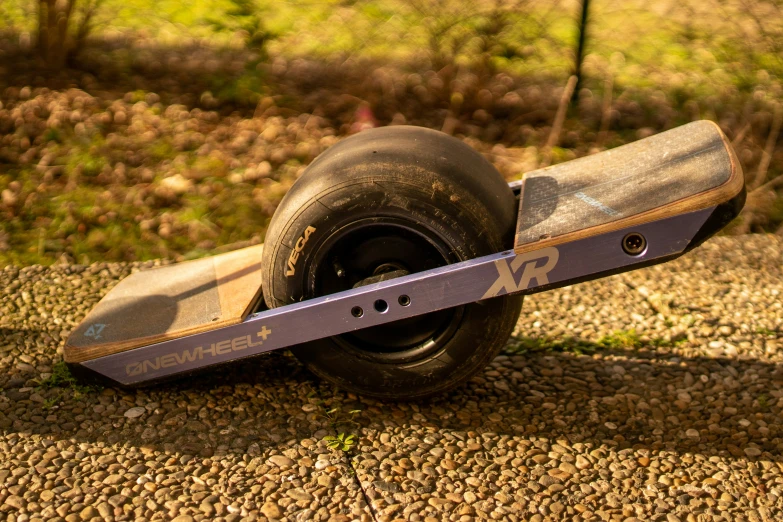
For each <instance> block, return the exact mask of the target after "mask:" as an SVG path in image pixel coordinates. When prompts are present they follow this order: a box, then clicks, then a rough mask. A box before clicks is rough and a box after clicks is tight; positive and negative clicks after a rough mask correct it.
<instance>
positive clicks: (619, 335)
mask: <svg viewBox="0 0 783 522" xmlns="http://www.w3.org/2000/svg"><path fill="white" fill-rule="evenodd" d="M596 344H597V345H598V346H599V347H601V348H606V349H609V350H616V349H621V348H640V347H641V346H642V341H641V340H640V339H639V335H637V333H636V330H616V331H614V332H612V333H611V334H609V335H605V336H604V337H601V338H600V339H599V340H598V342H596Z"/></svg>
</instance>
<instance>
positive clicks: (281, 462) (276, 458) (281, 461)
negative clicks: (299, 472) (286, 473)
mask: <svg viewBox="0 0 783 522" xmlns="http://www.w3.org/2000/svg"><path fill="white" fill-rule="evenodd" d="M267 462H269V463H270V464H273V465H275V466H277V467H278V468H290V467H291V466H293V465H294V461H293V460H291V459H289V458H288V457H285V456H283V455H272V456H271V457H269V460H267Z"/></svg>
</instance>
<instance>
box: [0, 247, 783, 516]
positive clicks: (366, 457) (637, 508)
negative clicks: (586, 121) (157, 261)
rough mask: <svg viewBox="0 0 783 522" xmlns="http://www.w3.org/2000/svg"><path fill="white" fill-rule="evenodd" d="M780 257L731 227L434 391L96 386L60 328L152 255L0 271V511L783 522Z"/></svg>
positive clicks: (268, 361) (288, 364)
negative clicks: (69, 360) (404, 398)
mask: <svg viewBox="0 0 783 522" xmlns="http://www.w3.org/2000/svg"><path fill="white" fill-rule="evenodd" d="M782 253H783V242H781V240H780V239H779V238H776V237H774V236H745V237H740V238H716V239H713V240H711V241H709V242H708V243H707V244H705V245H704V246H702V247H701V248H699V249H697V250H696V251H694V252H692V253H691V254H689V255H688V256H686V257H684V258H682V259H680V260H678V261H676V262H673V263H669V264H667V265H662V266H657V267H651V268H647V269H644V270H640V271H637V272H631V273H628V274H621V275H618V276H614V277H611V278H607V279H604V280H601V281H595V282H590V283H585V284H581V285H577V286H573V287H568V288H563V289H560V290H556V291H552V292H548V293H543V294H539V295H535V296H530V297H529V298H528V299H527V300H526V303H525V307H524V309H523V315H522V317H521V319H520V323H519V327H518V330H517V332H516V334H515V337H514V338H513V339H511V340H510V341H509V344H508V345H507V347H506V349H505V352H504V354H503V355H500V356H499V357H497V358H496V359H495V360H494V361H493V363H492V364H491V365H490V366H488V367H487V368H486V370H485V371H484V372H483V374H480V375H479V376H477V377H475V378H473V379H472V381H471V382H469V383H468V384H467V385H465V386H463V387H462V388H460V389H458V390H456V391H454V392H452V393H451V394H449V395H448V396H445V397H440V398H437V399H434V400H431V401H427V402H420V403H384V402H379V401H374V400H368V399H362V398H360V397H356V396H354V395H352V394H346V393H343V392H340V391H337V390H334V389H332V388H331V387H330V386H328V385H326V384H323V383H319V382H318V381H316V380H315V379H314V378H313V377H312V376H310V375H309V374H308V373H307V372H306V371H304V370H303V368H302V367H301V365H299V364H298V362H297V361H296V360H295V359H293V358H292V357H290V356H289V355H287V354H276V353H275V354H269V355H267V356H264V357H261V358H258V359H256V360H254V361H249V362H246V363H243V364H241V365H237V366H233V367H230V368H225V369H221V370H218V371H216V372H211V373H207V374H204V375H202V376H199V377H196V378H190V379H188V380H186V381H178V382H175V383H170V384H162V385H158V386H155V387H153V388H148V389H142V390H134V391H126V390H121V389H114V388H103V389H98V388H85V387H83V386H80V385H79V384H74V383H71V382H69V381H68V378H67V375H66V376H64V375H62V373H61V371H60V370H61V367H60V365H59V364H58V363H59V361H60V360H61V355H60V352H61V350H62V344H63V342H64V339H65V338H66V337H67V334H68V332H69V331H70V330H71V329H73V328H74V327H75V325H76V324H77V323H78V321H79V320H80V319H81V318H82V317H83V316H84V314H85V313H86V312H87V311H88V310H89V309H90V308H91V307H92V306H93V305H94V304H95V303H96V302H97V300H98V299H99V298H100V297H101V296H102V295H104V294H105V292H106V291H108V289H109V288H111V286H112V285H113V284H116V282H117V281H119V279H121V278H122V277H123V276H125V275H127V274H128V273H130V272H131V271H132V270H138V269H141V268H144V267H148V266H151V265H152V263H137V264H131V265H128V264H96V265H90V266H86V267H85V266H76V265H57V266H52V267H46V268H44V267H27V268H23V269H18V268H11V267H7V268H4V269H0V519H3V518H5V519H8V520H16V521H24V520H63V519H64V520H68V521H70V520H90V519H98V520H112V519H113V520H144V519H147V520H170V519H176V520H182V521H184V520H243V519H246V520H263V519H264V518H266V519H270V520H273V519H280V518H285V519H290V520H373V519H375V520H395V519H399V520H466V521H467V520H474V519H484V518H488V519H494V520H564V519H568V520H612V521H613V520H621V521H625V520H637V519H638V520H666V521H674V520H680V521H686V520H687V521H694V520H696V521H702V520H748V521H756V520H779V519H781V518H782V517H783V500H782V499H781V497H783V471H782V470H783V460H782V459H781V458H780V455H781V453H783V421H782V420H781V409H782V408H783V365H781V357H782V356H783V352H782V351H781V347H782V346H783V344H782V343H783V340H782V339H781V337H783V304H781V302H782V301H783V300H782V299H781V292H783V278H782V277H781V275H782V274H781V272H782V271H783V270H782V269H781V264H782V261H783V255H782ZM340 432H343V433H353V434H356V435H357V443H356V444H355V446H353V447H351V448H349V449H347V450H345V451H343V450H341V449H339V448H333V447H330V445H329V444H328V442H329V441H328V440H324V437H325V436H328V435H336V434H337V433H340ZM334 445H336V444H335V443H332V446H334Z"/></svg>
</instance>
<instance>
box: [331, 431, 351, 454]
mask: <svg viewBox="0 0 783 522" xmlns="http://www.w3.org/2000/svg"><path fill="white" fill-rule="evenodd" d="M324 440H325V441H326V445H327V446H329V447H330V448H331V449H336V450H340V451H350V450H351V448H353V447H354V445H355V444H356V435H354V434H345V433H340V434H338V435H337V436H336V437H335V436H332V435H327V436H326V437H324Z"/></svg>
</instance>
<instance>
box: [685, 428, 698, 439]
mask: <svg viewBox="0 0 783 522" xmlns="http://www.w3.org/2000/svg"><path fill="white" fill-rule="evenodd" d="M685 436H686V437H688V438H689V439H698V438H699V431H698V430H694V429H693V428H691V429H689V430H686V431H685Z"/></svg>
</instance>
